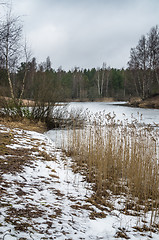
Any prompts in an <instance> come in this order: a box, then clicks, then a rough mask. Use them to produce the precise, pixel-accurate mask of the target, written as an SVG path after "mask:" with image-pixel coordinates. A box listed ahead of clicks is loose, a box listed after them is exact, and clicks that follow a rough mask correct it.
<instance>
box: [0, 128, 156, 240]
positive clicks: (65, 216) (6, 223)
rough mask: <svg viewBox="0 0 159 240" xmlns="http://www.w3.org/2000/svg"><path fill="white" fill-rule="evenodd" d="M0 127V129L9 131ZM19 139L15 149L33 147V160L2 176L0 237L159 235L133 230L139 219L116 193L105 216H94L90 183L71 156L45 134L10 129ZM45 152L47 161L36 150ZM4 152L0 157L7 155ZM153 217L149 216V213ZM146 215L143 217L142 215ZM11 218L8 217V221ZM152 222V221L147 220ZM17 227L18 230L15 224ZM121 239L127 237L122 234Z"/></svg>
mask: <svg viewBox="0 0 159 240" xmlns="http://www.w3.org/2000/svg"><path fill="white" fill-rule="evenodd" d="M9 131H10V130H9V129H8V128H5V127H4V126H3V125H0V133H1V132H3V133H5V132H9ZM12 134H13V135H14V138H15V140H16V143H13V144H11V145H8V147H11V148H12V149H17V148H23V149H32V148H34V147H35V146H36V151H34V152H33V153H32V154H31V156H32V158H33V161H32V162H29V163H28V164H27V165H25V166H24V167H23V171H21V172H17V173H10V172H9V173H5V174H2V178H3V181H2V182H0V189H1V188H2V189H3V192H2V195H1V200H0V239H4V240H14V239H15V240H16V239H27V240H31V239H35V240H38V239H58V240H65V239H67V240H69V239H73V240H76V239H86V240H87V239H91V240H93V239H94V240H95V239H96V240H97V239H106V240H107V239H108V240H112V239H115V236H116V234H117V232H118V231H124V232H125V233H126V235H127V236H128V237H129V238H130V239H132V240H145V239H150V236H151V237H152V239H153V240H158V239H159V234H158V232H156V233H152V232H151V233H150V232H139V231H135V229H134V228H133V227H134V226H136V225H137V224H138V222H140V223H139V224H140V225H141V226H142V222H141V221H139V220H140V218H139V217H136V216H130V215H124V214H123V213H121V212H120V209H122V207H123V201H124V198H122V197H121V196H119V198H121V199H120V202H119V201H118V200H119V199H118V198H117V197H113V196H112V201H114V206H115V209H114V210H112V211H110V212H108V211H106V210H105V211H104V213H105V214H106V217H105V218H102V219H99V218H97V219H90V213H91V212H92V210H90V209H85V208H84V207H82V206H85V205H88V206H90V208H92V209H93V210H94V211H96V212H100V210H99V209H97V208H96V207H95V206H93V205H91V204H90V203H89V202H88V201H87V199H88V197H91V194H92V190H91V184H88V183H87V182H86V181H85V180H84V178H83V176H81V175H80V174H79V173H76V174H75V173H73V171H72V169H71V158H68V157H66V156H65V155H64V154H63V153H62V151H61V150H60V149H56V144H55V142H53V141H52V140H50V138H49V137H48V136H46V135H44V134H40V133H36V132H33V131H24V130H19V129H14V130H12ZM39 151H42V152H46V153H47V154H49V156H50V157H52V158H53V160H52V161H50V160H48V161H46V160H45V159H44V158H42V157H40V156H39V155H38V152H39ZM3 158H4V157H3V156H0V160H1V159H3ZM147 217H148V218H149V217H150V216H149V215H147ZM141 218H142V217H141ZM7 219H8V220H7ZM146 220H148V219H146ZM17 226H18V227H19V228H17ZM118 239H123V238H118Z"/></svg>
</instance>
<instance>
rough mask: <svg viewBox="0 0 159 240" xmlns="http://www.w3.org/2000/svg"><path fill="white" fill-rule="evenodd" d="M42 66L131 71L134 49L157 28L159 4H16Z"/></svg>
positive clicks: (144, 0) (62, 0)
mask: <svg viewBox="0 0 159 240" xmlns="http://www.w3.org/2000/svg"><path fill="white" fill-rule="evenodd" d="M12 3H13V12H15V13H16V14H18V15H21V16H22V19H23V21H24V32H25V34H26V38H27V40H28V42H29V44H30V46H31V49H32V54H33V56H35V57H36V59H37V61H38V62H41V61H45V59H46V57H47V56H50V59H51V62H52V68H54V69H57V68H58V67H59V66H62V68H63V69H65V70H68V69H72V68H74V67H75V66H76V67H80V68H92V67H101V66H102V63H103V62H106V63H107V66H110V67H114V68H122V67H127V62H128V60H129V54H130V48H131V47H135V46H136V45H137V42H138V40H139V38H140V37H141V35H142V34H147V33H148V32H149V30H150V28H151V27H152V26H155V25H159V0H12Z"/></svg>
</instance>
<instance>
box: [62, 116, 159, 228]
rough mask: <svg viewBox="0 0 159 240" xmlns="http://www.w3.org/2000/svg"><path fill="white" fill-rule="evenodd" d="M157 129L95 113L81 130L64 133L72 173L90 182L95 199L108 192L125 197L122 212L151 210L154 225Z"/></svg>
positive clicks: (158, 185) (158, 186)
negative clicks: (65, 134)
mask: <svg viewBox="0 0 159 240" xmlns="http://www.w3.org/2000/svg"><path fill="white" fill-rule="evenodd" d="M103 116H104V118H103ZM158 130H159V128H158V127H157V126H156V128H152V127H151V126H150V125H143V124H140V120H136V119H132V121H131V122H130V123H129V122H128V121H127V120H125V121H123V122H121V121H117V120H116V119H115V115H113V116H111V115H110V114H103V115H102V117H101V114H99V115H96V116H94V119H93V121H92V119H91V122H90V123H89V122H88V123H87V126H86V127H85V128H83V129H76V128H74V130H73V131H71V132H69V131H68V143H67V146H65V150H66V152H67V155H69V156H71V157H72V158H73V160H74V164H73V168H74V170H75V171H80V172H81V173H82V174H83V175H84V176H85V177H86V179H87V181H89V182H91V183H93V189H94V191H95V194H96V196H98V198H101V199H103V198H105V199H106V198H108V197H109V194H108V193H110V192H111V193H112V194H113V195H116V196H117V195H122V196H125V197H126V199H127V201H126V203H125V211H127V210H128V209H130V208H133V209H136V210H138V211H139V210H141V208H142V210H143V211H144V212H145V213H146V212H148V211H151V214H152V215H151V224H154V223H155V220H156V218H157V215H158V205H159V200H158V199H159V162H158V161H159V158H158V156H159V142H158V139H159V138H158V137H159V131H158ZM130 202H131V204H130ZM132 202H133V204H132ZM141 206H142V207H141Z"/></svg>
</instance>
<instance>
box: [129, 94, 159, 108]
mask: <svg viewBox="0 0 159 240" xmlns="http://www.w3.org/2000/svg"><path fill="white" fill-rule="evenodd" d="M127 105H128V106H131V107H139V108H155V109H159V95H156V96H153V97H150V98H147V99H145V100H142V99H141V98H131V99H130V101H129V102H128V103H127Z"/></svg>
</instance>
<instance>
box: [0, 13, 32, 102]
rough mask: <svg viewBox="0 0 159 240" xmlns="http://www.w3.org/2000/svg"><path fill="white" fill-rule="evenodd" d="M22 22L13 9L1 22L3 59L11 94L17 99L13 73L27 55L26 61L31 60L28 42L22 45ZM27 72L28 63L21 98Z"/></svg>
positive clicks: (0, 47) (0, 32) (0, 43)
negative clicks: (14, 14)
mask: <svg viewBox="0 0 159 240" xmlns="http://www.w3.org/2000/svg"><path fill="white" fill-rule="evenodd" d="M22 28H23V26H22V24H21V22H20V17H19V16H18V17H14V16H13V15H12V11H11V9H9V10H8V11H7V14H6V16H5V19H4V20H3V21H2V22H1V24H0V55H1V59H3V62H4V63H5V64H4V67H5V69H6V72H7V79H8V83H9V88H10V95H11V98H12V99H14V100H15V99H16V96H15V93H14V88H13V83H12V77H11V76H12V74H13V73H15V72H16V70H17V67H18V64H19V61H20V60H21V59H22V58H23V59H24V55H25V61H26V63H27V62H28V60H29V54H28V52H27V47H26V44H25V46H23V45H22ZM26 73H27V64H26V69H25V73H24V77H23V79H22V89H21V94H20V99H21V98H22V95H23V93H24V85H25V79H26Z"/></svg>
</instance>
